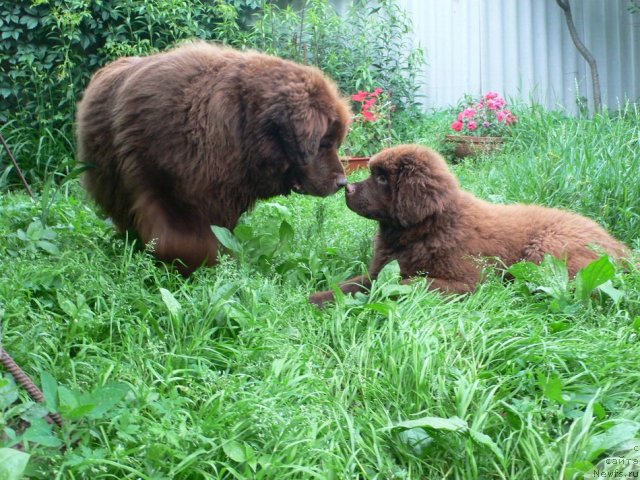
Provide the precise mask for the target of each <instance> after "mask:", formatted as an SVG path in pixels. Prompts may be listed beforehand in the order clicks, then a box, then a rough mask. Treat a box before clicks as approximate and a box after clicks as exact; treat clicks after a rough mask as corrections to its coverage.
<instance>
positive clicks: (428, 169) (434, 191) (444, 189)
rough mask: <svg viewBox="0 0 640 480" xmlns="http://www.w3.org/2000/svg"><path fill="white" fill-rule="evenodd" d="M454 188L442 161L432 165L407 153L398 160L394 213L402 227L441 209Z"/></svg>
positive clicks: (414, 223)
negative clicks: (439, 163) (441, 163)
mask: <svg viewBox="0 0 640 480" xmlns="http://www.w3.org/2000/svg"><path fill="white" fill-rule="evenodd" d="M456 189H457V183H456V180H455V179H454V177H453V175H452V174H451V173H450V172H449V170H448V169H447V168H446V165H445V164H444V160H443V165H442V166H440V165H437V164H435V165H432V164H429V163H427V162H423V161H417V160H416V159H415V158H413V157H412V156H408V157H406V158H404V159H402V161H401V162H400V167H399V172H398V174H397V180H396V185H395V193H396V195H395V202H394V207H395V217H396V219H397V220H398V222H399V223H400V225H401V226H402V227H405V228H406V227H410V226H412V225H417V224H418V223H420V222H422V221H424V220H425V219H426V218H427V217H428V216H430V215H437V214H441V213H442V212H444V210H445V208H446V206H447V204H448V203H449V201H450V200H451V196H452V194H453V193H454V192H455V190H456Z"/></svg>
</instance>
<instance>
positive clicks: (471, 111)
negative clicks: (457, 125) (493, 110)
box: [462, 108, 477, 118]
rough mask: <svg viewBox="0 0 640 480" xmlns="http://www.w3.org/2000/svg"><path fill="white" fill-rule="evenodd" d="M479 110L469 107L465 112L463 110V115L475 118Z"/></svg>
mask: <svg viewBox="0 0 640 480" xmlns="http://www.w3.org/2000/svg"><path fill="white" fill-rule="evenodd" d="M476 113H477V111H476V110H475V109H474V108H467V109H466V110H465V111H464V112H462V116H463V117H464V118H473V117H475V115H476Z"/></svg>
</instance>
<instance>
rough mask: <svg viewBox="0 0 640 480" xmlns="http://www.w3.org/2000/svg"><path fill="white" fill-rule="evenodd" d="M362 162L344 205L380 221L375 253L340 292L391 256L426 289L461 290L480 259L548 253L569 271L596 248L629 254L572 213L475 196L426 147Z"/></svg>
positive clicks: (362, 286) (537, 257)
mask: <svg viewBox="0 0 640 480" xmlns="http://www.w3.org/2000/svg"><path fill="white" fill-rule="evenodd" d="M369 167H370V170H371V176H370V177H369V178H367V179H366V180H364V181H362V182H359V183H355V184H351V185H348V186H347V189H346V200H347V205H348V207H349V208H350V209H351V210H353V211H354V212H356V213H358V214H360V215H362V216H364V217H367V218H370V219H373V220H377V221H378V222H379V230H378V234H377V237H376V240H375V251H374V257H373V260H372V262H371V266H370V269H369V277H356V278H353V279H351V280H348V281H346V282H344V283H343V284H341V285H340V288H341V289H342V290H343V291H344V292H345V293H354V292H357V291H364V290H366V289H367V288H368V287H369V286H370V279H375V278H376V276H377V275H378V272H379V271H380V270H381V269H382V267H384V265H386V264H387V263H389V262H390V261H392V260H397V261H398V263H399V265H400V272H401V274H402V276H403V277H404V278H406V279H409V278H411V277H415V276H417V275H426V276H427V279H428V281H429V282H430V288H433V289H439V290H441V291H444V292H453V293H465V292H470V291H472V290H473V289H474V288H475V287H476V285H477V283H478V282H479V281H480V280H481V272H482V262H481V261H480V260H481V259H482V258H487V257H489V258H490V259H494V260H497V261H498V262H499V263H501V264H502V265H504V266H510V265H512V264H514V263H516V262H518V261H521V260H528V261H531V262H536V263H539V262H541V261H542V260H543V258H544V256H545V254H551V255H553V256H555V257H557V258H562V259H565V260H566V262H567V267H568V271H569V274H570V275H571V276H574V275H575V274H576V272H577V271H578V270H580V269H581V268H583V267H585V266H586V265H587V264H589V263H590V262H592V261H593V260H595V259H597V258H598V253H597V251H598V249H600V250H601V251H604V252H606V253H608V254H610V255H612V256H613V257H615V258H620V257H625V256H627V255H628V254H629V253H630V252H629V249H628V248H627V247H626V246H625V245H624V244H622V243H621V242H619V241H617V240H616V239H615V238H613V237H612V236H611V235H609V234H608V233H607V232H606V231H605V230H604V229H603V228H602V227H600V226H599V225H597V224H596V223H595V222H594V221H592V220H590V219H588V218H585V217H583V216H580V215H577V214H575V213H571V212H567V211H563V210H557V209H553V208H545V207H540V206H536V205H495V204H491V203H488V202H485V201H483V200H480V199H478V198H476V197H474V196H473V195H471V194H470V193H468V192H466V191H464V190H462V189H461V188H460V187H459V186H458V182H457V180H456V178H455V177H454V176H453V174H452V173H451V172H450V171H449V169H448V168H447V165H446V163H445V161H444V159H443V158H442V157H441V156H440V155H439V154H438V153H436V152H434V151H433V150H430V149H428V148H426V147H421V146H418V145H402V146H399V147H394V148H389V149H386V150H383V151H382V152H380V153H378V154H377V155H375V156H374V157H373V158H372V159H371V162H370V164H369ZM592 247H593V248H592ZM594 249H595V250H594ZM332 299H333V293H332V292H329V291H327V292H318V293H316V294H314V295H312V296H311V298H310V301H311V302H312V303H315V304H317V305H320V306H321V305H322V304H323V303H324V302H327V301H330V300H332Z"/></svg>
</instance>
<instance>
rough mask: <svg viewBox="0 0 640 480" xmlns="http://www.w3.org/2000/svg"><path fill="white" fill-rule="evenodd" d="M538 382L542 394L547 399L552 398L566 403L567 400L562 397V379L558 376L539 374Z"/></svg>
mask: <svg viewBox="0 0 640 480" xmlns="http://www.w3.org/2000/svg"><path fill="white" fill-rule="evenodd" d="M538 384H539V385H540V388H541V389H542V393H543V395H544V396H545V397H547V398H548V399H550V400H554V401H556V402H558V403H560V404H565V403H567V401H566V400H565V399H564V398H563V397H562V380H561V379H560V377H559V376H557V375H553V376H551V377H545V376H539V377H538Z"/></svg>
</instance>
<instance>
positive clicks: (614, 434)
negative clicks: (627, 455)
mask: <svg viewBox="0 0 640 480" xmlns="http://www.w3.org/2000/svg"><path fill="white" fill-rule="evenodd" d="M638 431H640V423H638V422H632V421H630V420H625V421H623V422H621V423H618V424H616V425H614V426H613V427H611V428H610V429H609V430H607V431H606V432H604V433H601V434H599V435H594V436H593V437H591V438H590V439H589V441H588V442H587V444H586V445H585V447H584V448H585V451H586V456H587V458H588V459H589V460H594V459H596V458H597V457H598V456H599V455H600V454H601V453H603V452H606V451H608V450H612V449H613V448H615V447H616V446H618V445H620V444H622V443H624V442H627V441H629V440H631V439H633V438H635V436H636V434H637V433H638Z"/></svg>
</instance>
